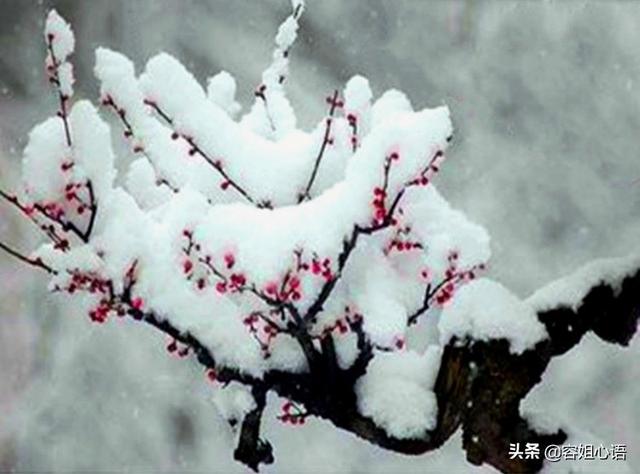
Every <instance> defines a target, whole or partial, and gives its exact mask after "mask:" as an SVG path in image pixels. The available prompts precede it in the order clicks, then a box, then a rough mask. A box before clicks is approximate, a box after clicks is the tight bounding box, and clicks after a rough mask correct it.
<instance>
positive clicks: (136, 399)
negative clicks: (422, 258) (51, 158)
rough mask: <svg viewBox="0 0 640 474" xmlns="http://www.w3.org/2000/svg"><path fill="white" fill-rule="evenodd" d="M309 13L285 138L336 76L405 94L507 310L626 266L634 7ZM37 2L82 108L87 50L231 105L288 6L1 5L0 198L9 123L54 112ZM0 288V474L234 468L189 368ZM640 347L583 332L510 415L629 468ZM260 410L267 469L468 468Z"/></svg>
mask: <svg viewBox="0 0 640 474" xmlns="http://www.w3.org/2000/svg"><path fill="white" fill-rule="evenodd" d="M308 3H309V4H308V5H307V10H306V13H305V15H304V16H303V20H302V27H301V31H300V37H299V41H298V43H297V44H296V46H295V48H294V50H293V52H292V74H291V79H290V82H289V90H290V92H291V97H292V100H293V102H294V105H295V106H296V107H297V110H298V115H299V120H300V123H301V124H302V125H303V126H305V127H310V126H312V125H313V124H314V123H315V121H316V120H318V119H319V117H320V116H321V114H323V113H324V102H323V99H324V96H325V95H326V94H327V93H329V92H330V91H331V90H333V88H334V87H336V86H342V85H343V84H344V82H345V81H346V80H347V79H348V78H349V77H350V76H352V75H354V74H363V75H364V76H366V77H368V78H369V79H370V82H371V85H372V87H373V89H374V92H375V93H377V94H380V93H381V92H383V91H384V90H385V89H387V88H398V89H401V90H403V91H404V92H406V93H407V95H408V96H409V98H410V99H411V100H412V102H413V104H414V106H415V107H423V106H435V105H440V104H442V103H446V104H447V105H449V107H450V108H451V110H452V113H453V118H454V122H455V126H456V129H457V134H456V138H455V139H454V144H453V147H452V148H451V151H450V153H449V155H450V157H451V160H450V161H449V162H448V163H447V165H446V168H445V170H444V172H443V173H441V175H440V176H439V178H438V179H439V187H440V189H441V191H442V192H443V194H444V195H445V196H446V197H447V198H448V199H449V200H450V201H451V202H452V203H453V204H454V205H455V206H456V207H458V208H460V209H462V210H464V211H465V212H466V213H467V214H469V215H470V216H471V218H472V219H474V220H476V221H478V222H480V223H481V224H483V225H484V226H486V227H487V229H488V230H489V232H490V234H491V235H492V238H493V244H492V247H493V251H494V257H493V260H492V262H491V265H490V272H491V276H492V277H493V278H496V279H498V280H500V281H502V282H503V283H505V284H507V285H508V286H510V287H511V288H512V289H513V290H514V291H516V293H518V294H519V295H521V296H523V297H525V296H527V295H528V294H529V293H531V292H532V291H534V290H535V289H536V288H538V287H539V286H540V285H542V284H544V283H545V282H547V281H549V280H551V279H553V278H557V277H559V276H561V275H563V274H565V273H567V272H570V271H571V270H572V269H575V268H576V267H577V266H579V265H581V264H582V263H585V262H587V261H589V260H592V259H594V258H599V257H608V256H621V255H625V254H628V253H630V252H637V251H638V237H639V236H640V159H639V157H638V156H637V155H638V144H639V142H640V139H639V138H638V137H639V136H640V134H639V131H640V113H639V111H640V107H639V105H640V103H639V100H638V98H639V97H640V94H639V92H640V90H639V88H640V48H639V46H638V45H639V44H640V32H639V31H640V29H639V28H638V25H639V24H640V3H638V2H623V1H620V2H615V1H612V2H605V1H602V2H595V1H593V2H578V1H563V2H560V1H526V2H525V1H521V2H516V1H498V0H496V1H485V2H482V1H418V0H395V1H394V0H369V1H365V0H358V1H356V0H353V1H339V0H323V1H317V0H316V1H308ZM52 6H54V7H55V8H56V9H58V11H59V12H60V13H61V14H62V15H63V16H64V17H65V18H67V20H69V21H70V22H71V23H72V25H73V28H74V30H75V33H76V40H77V46H76V54H75V56H74V57H73V62H74V63H75V67H76V75H77V85H76V89H77V91H78V92H77V97H86V98H90V99H96V98H97V95H98V86H97V84H96V82H95V80H94V78H93V73H92V69H93V63H94V58H93V50H94V49H95V47H97V46H100V45H103V46H108V47H110V48H112V49H116V50H120V51H122V52H124V53H125V54H127V55H128V56H129V57H130V58H131V59H133V60H134V62H136V64H137V67H138V70H140V69H142V67H143V65H144V62H145V61H146V60H147V59H148V58H149V57H150V56H152V55H153V54H155V53H157V52H159V51H167V52H170V53H172V54H174V55H176V56H177V57H178V58H180V59H181V60H182V61H183V62H184V63H185V65H187V67H188V68H190V69H191V70H192V72H193V73H194V74H195V75H196V77H197V78H198V79H200V80H201V81H203V82H204V80H205V79H206V78H207V77H208V76H211V75H213V74H215V73H217V72H218V71H219V70H220V69H225V70H227V71H229V72H230V73H231V74H233V75H234V76H235V77H236V79H237V80H238V85H239V88H238V92H239V98H240V100H241V102H243V104H244V105H245V108H246V106H247V105H248V104H250V100H251V94H252V91H253V88H254V86H255V85H256V84H257V83H258V82H259V78H260V73H261V71H262V70H263V69H264V68H265V67H266V66H267V65H268V63H269V58H270V55H271V49H272V44H273V36H274V33H275V31H276V29H277V26H278V24H279V23H280V21H281V20H282V19H283V18H284V17H286V15H287V14H288V12H289V10H290V6H289V2H288V1H287V0H278V1H276V0H269V1H259V0H241V1H240V0H238V1H223V0H181V1H177V0H173V1H172V0H129V1H125V0H109V1H107V0H59V1H28V0H0V184H2V186H3V187H5V188H6V187H10V186H11V184H12V183H15V180H16V179H17V173H18V171H19V160H20V156H21V152H22V149H23V147H24V145H25V141H26V135H27V133H28V131H29V129H30V128H31V127H32V126H33V125H34V124H35V123H37V122H38V121H40V120H42V119H44V118H45V117H46V116H48V115H49V114H52V113H53V111H54V110H55V101H54V97H53V96H52V95H51V94H50V93H49V92H50V91H49V90H48V88H47V85H46V83H45V80H44V78H43V74H42V71H43V66H42V63H43V59H44V48H43V40H42V32H41V31H42V26H43V21H44V17H45V15H46V11H47V10H48V9H49V8H50V7H52ZM113 138H114V142H115V143H116V145H117V144H118V142H120V140H121V138H120V135H119V133H114V134H113ZM120 149H122V147H120ZM15 217H16V216H15V215H14V214H13V213H12V212H10V210H7V209H5V208H2V209H0V235H2V239H3V240H9V241H12V242H16V243H19V244H20V245H23V246H24V247H23V248H28V247H29V245H31V244H32V243H33V236H32V235H31V234H30V232H28V230H27V229H26V228H22V227H21V226H20V224H19V223H18V222H17V219H16V218H15ZM0 278H1V281H2V285H0V471H3V470H19V471H24V470H28V471H84V470H91V471H135V472H151V471H154V472H155V471H167V472H175V471H189V472H196V471H198V472H205V471H207V472H211V471H212V470H214V471H216V472H228V471H230V470H238V471H242V470H243V469H242V467H240V466H238V465H236V464H235V463H233V461H232V459H231V458H232V456H231V453H232V444H233V437H232V435H231V433H230V432H229V430H228V429H227V427H226V425H225V424H224V423H223V422H222V420H221V419H220V418H219V417H218V415H217V414H216V413H215V409H214V408H213V406H212V405H211V403H210V402H209V400H208V398H209V391H210V390H211V388H210V387H209V386H207V384H206V383H205V382H204V380H203V377H202V376H201V374H200V371H199V370H198V368H197V367H195V364H192V363H188V362H187V363H185V362H179V361H176V360H174V359H171V358H169V357H166V356H165V355H164V354H163V352H162V349H163V343H164V341H163V340H161V338H160V337H158V336H157V335H156V334H153V333H151V332H150V331H149V330H146V329H144V328H138V327H135V326H134V325H132V327H130V328H121V327H119V326H122V325H128V323H113V324H109V325H107V326H106V327H97V328H94V327H93V326H92V325H90V323H89V322H88V321H87V320H86V318H85V317H84V316H83V315H81V314H79V313H78V311H76V310H75V309H74V308H73V307H70V306H69V305H68V304H66V303H65V301H64V300H62V299H57V298H54V297H51V296H49V295H47V294H46V292H45V290H44V283H45V281H44V279H43V278H42V277H41V276H39V275H36V274H35V273H33V272H31V271H29V270H28V269H26V268H23V267H21V266H19V265H17V264H16V263H15V262H14V261H11V260H9V259H8V258H7V257H6V256H5V255H0ZM639 339H640V338H638V337H636V338H635V339H634V342H633V343H632V347H631V348H630V349H628V350H624V351H623V350H620V349H617V348H614V347H609V346H606V345H605V344H604V343H600V342H598V341H595V340H594V339H592V338H587V339H586V340H585V341H584V342H583V343H582V344H581V346H580V347H579V348H578V349H576V350H574V351H573V352H572V353H570V354H568V355H566V356H564V357H563V358H561V359H560V360H557V361H555V362H554V363H553V364H552V367H551V368H550V370H549V372H548V373H547V374H546V376H545V380H544V384H543V385H541V386H540V387H538V388H537V389H536V390H535V392H534V393H533V394H532V395H531V396H530V399H529V400H528V401H527V402H528V405H531V406H533V407H538V408H539V409H543V410H545V411H548V412H550V413H551V414H552V415H557V417H559V418H561V419H564V420H567V422H568V423H572V424H573V425H574V426H576V427H578V428H579V429H582V430H585V431H587V432H590V433H591V434H592V435H593V436H594V438H593V439H594V440H595V439H598V440H602V441H603V442H604V443H605V444H610V443H626V444H627V446H628V451H629V465H630V466H631V468H632V469H633V470H635V471H640V384H638V383H637V381H638V379H639V377H640V369H639V368H638V360H639V359H638V356H639V355H640V341H639ZM272 405H273V406H275V405H276V404H275V403H273V404H272ZM274 409H275V408H274ZM274 416H275V415H274V414H271V416H270V417H268V420H267V422H266V424H265V429H264V434H265V435H266V436H268V437H269V438H270V439H271V440H272V441H273V443H274V446H275V449H276V453H275V454H276V458H277V463H276V464H275V465H274V466H272V467H271V468H270V471H272V472H294V471H295V472H299V471H300V470H304V471H309V472H327V471H331V472H361V471H365V470H366V471H368V472H414V471H415V472H426V471H435V472H441V471H444V470H446V471H448V472H469V471H470V470H471V468H470V467H469V466H468V465H466V464H465V461H464V453H463V452H462V450H461V449H460V440H459V438H454V439H452V440H451V441H450V442H449V443H448V444H447V445H446V446H445V447H444V448H443V449H442V450H441V451H440V452H438V453H433V454H429V455H425V456H421V457H419V458H408V457H404V456H399V455H395V454H391V453H386V452H383V451H381V450H379V449H377V448H373V447H371V446H368V445H366V444H365V443H363V442H360V441H358V440H356V439H354V438H352V437H351V436H349V435H345V434H341V433H336V432H335V431H334V430H333V429H332V428H331V427H329V426H327V425H325V424H324V423H323V422H313V423H311V424H310V426H308V427H307V426H305V427H304V428H290V427H284V426H280V425H279V424H278V423H277V422H276V421H275V420H274ZM294 430H295V431H294ZM598 442H599V441H598ZM611 467H612V469H613V468H616V465H615V464H612V466H611Z"/></svg>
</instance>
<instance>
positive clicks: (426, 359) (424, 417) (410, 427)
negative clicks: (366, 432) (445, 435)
mask: <svg viewBox="0 0 640 474" xmlns="http://www.w3.org/2000/svg"><path fill="white" fill-rule="evenodd" d="M441 355H442V354H441V349H440V348H439V347H437V346H429V348H427V350H426V351H425V352H424V353H423V354H418V353H417V352H413V351H402V352H388V353H377V354H376V356H375V357H374V359H373V360H372V361H371V363H370V364H369V367H368V368H367V373H366V374H365V375H363V376H362V377H361V378H360V379H358V381H357V382H356V387H355V390H356V395H357V396H358V410H359V411H360V413H362V414H363V415H364V416H367V417H370V418H372V419H373V421H374V422H375V423H376V424H377V425H379V426H382V427H383V428H384V429H385V430H386V431H387V433H389V435H391V436H393V437H395V438H398V439H411V438H420V437H424V435H425V434H426V432H427V431H429V430H431V429H433V428H435V426H436V420H437V414H438V405H437V400H436V396H435V394H434V393H433V386H434V384H435V380H436V375H437V370H438V367H439V364H440V356H441Z"/></svg>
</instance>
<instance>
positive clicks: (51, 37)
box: [44, 10, 75, 62]
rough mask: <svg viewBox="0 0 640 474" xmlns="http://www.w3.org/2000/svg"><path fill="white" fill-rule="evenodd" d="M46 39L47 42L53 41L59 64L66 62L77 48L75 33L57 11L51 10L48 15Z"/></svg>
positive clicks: (45, 29) (45, 31)
mask: <svg viewBox="0 0 640 474" xmlns="http://www.w3.org/2000/svg"><path fill="white" fill-rule="evenodd" d="M44 37H45V41H47V42H48V41H51V46H52V48H53V54H54V55H55V57H56V60H58V61H59V62H64V61H65V60H66V59H67V57H69V55H70V54H71V53H73V50H74V48H75V38H74V36H73V31H72V30H71V26H69V23H67V22H66V21H65V20H64V18H62V17H61V16H60V15H59V14H58V12H57V11H56V10H51V11H50V12H49V14H48V15H47V20H46V22H45V27H44Z"/></svg>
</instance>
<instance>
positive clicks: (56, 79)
mask: <svg viewBox="0 0 640 474" xmlns="http://www.w3.org/2000/svg"><path fill="white" fill-rule="evenodd" d="M47 49H48V50H49V55H50V56H51V62H52V64H51V76H50V78H49V81H50V82H51V83H52V84H54V85H55V86H56V91H57V93H58V101H59V103H60V110H59V111H58V116H59V117H60V118H61V119H62V123H63V124H64V135H65V139H66V141H67V146H71V133H70V131H69V120H68V115H67V101H68V100H69V98H68V97H67V96H66V95H64V94H63V93H62V89H61V84H60V74H59V67H60V62H59V61H58V59H57V58H56V55H55V54H54V53H53V37H49V38H47Z"/></svg>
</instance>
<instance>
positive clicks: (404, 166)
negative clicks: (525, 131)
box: [0, 1, 640, 472]
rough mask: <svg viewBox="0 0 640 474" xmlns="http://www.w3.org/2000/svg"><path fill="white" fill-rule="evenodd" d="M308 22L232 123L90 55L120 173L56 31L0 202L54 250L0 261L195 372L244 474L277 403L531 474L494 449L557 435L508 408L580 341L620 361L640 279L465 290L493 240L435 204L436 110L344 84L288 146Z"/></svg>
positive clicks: (161, 67)
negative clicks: (234, 435) (453, 439)
mask: <svg viewBox="0 0 640 474" xmlns="http://www.w3.org/2000/svg"><path fill="white" fill-rule="evenodd" d="M302 10H303V4H302V2H300V1H294V2H293V3H292V13H291V15H290V16H289V17H288V18H287V19H286V20H285V21H284V23H283V24H282V25H281V26H280V29H279V31H278V34H277V36H276V40H275V42H276V49H275V52H274V55H273V61H272V63H271V65H270V66H269V67H268V68H267V70H266V71H265V72H264V74H263V77H262V84H261V85H260V86H259V87H258V89H257V92H256V102H255V103H254V105H253V108H252V109H251V111H250V112H249V113H248V114H247V115H246V116H244V117H242V118H240V119H236V118H235V117H236V115H237V112H238V110H239V105H238V104H237V103H236V102H235V89H236V84H235V80H234V79H233V78H232V77H231V76H230V75H229V74H228V73H225V72H221V73H219V74H217V75H215V76H214V77H213V78H211V79H210V80H209V82H208V87H207V90H206V91H205V89H204V88H203V87H202V86H201V85H200V84H199V83H198V82H197V81H196V79H195V78H194V77H193V75H192V74H191V73H190V72H189V71H188V70H187V69H186V68H185V67H184V66H183V65H182V64H181V63H180V62H179V61H178V60H177V59H175V58H174V57H172V56H170V55H168V54H165V53H161V54H159V55H157V56H154V57H153V58H151V59H150V60H149V61H148V62H147V64H146V66H145V67H144V69H143V70H142V71H140V72H139V73H136V70H135V66H134V64H133V63H132V62H131V61H130V60H129V59H128V58H126V57H125V56H124V55H123V54H121V53H117V52H114V51H111V50H108V49H106V48H99V49H98V50H97V51H96V66H95V74H96V77H97V78H98V80H99V82H100V104H101V105H102V107H103V111H104V112H105V114H112V115H114V116H115V118H116V120H117V123H118V125H117V128H118V130H119V132H118V135H120V136H121V138H122V139H123V140H124V141H125V142H126V143H127V144H128V145H129V151H130V153H131V154H132V155H133V160H131V162H130V164H129V165H125V164H124V163H126V162H127V161H126V160H123V164H119V165H118V166H116V165H117V162H116V157H115V155H114V153H113V151H112V138H113V137H112V136H111V130H110V127H109V126H108V125H107V123H106V122H105V121H104V120H103V119H102V118H101V116H100V113H99V111H98V110H97V109H96V108H95V107H94V106H93V105H91V104H90V103H89V102H88V101H76V102H75V103H74V102H73V96H72V93H73V90H72V84H73V77H72V73H71V64H70V62H69V56H70V55H71V53H72V52H73V49H74V36H73V33H72V31H71V29H70V27H69V25H68V24H67V23H66V22H65V21H64V20H63V19H62V18H61V17H60V16H59V15H58V14H57V13H55V11H52V12H51V13H50V14H49V16H48V18H47V23H46V28H45V45H46V48H47V51H48V54H47V59H46V70H47V75H48V78H49V80H50V82H51V83H52V84H53V85H54V89H55V93H56V94H57V96H58V98H59V110H57V111H56V115H55V116H54V117H51V118H49V119H46V120H45V121H44V122H42V123H41V124H39V125H37V126H36V127H35V128H34V129H33V130H32V131H31V133H30V136H29V142H28V144H27V146H26V148H25V150H24V156H23V170H22V171H23V179H22V183H20V184H17V185H16V191H15V192H9V191H4V190H0V197H1V198H2V202H4V203H6V204H8V205H10V206H12V207H13V208H14V209H15V210H16V211H17V212H18V213H20V215H22V216H23V217H24V218H26V219H27V220H29V221H30V222H32V223H33V224H34V225H35V227H36V228H37V229H38V230H39V231H40V232H41V234H42V236H43V237H44V239H45V240H44V241H43V243H42V244H41V245H40V246H39V247H38V248H37V249H36V250H35V251H33V252H32V253H29V254H27V253H23V252H21V251H19V250H17V248H18V247H17V246H14V245H9V244H6V243H3V242H0V249H1V250H3V251H4V252H5V253H7V254H8V255H10V256H12V257H15V258H16V259H18V260H19V261H21V262H22V263H25V264H27V265H29V266H32V267H34V268H38V269H40V270H44V271H45V272H46V273H47V274H49V276H50V277H51V281H50V284H49V287H50V289H51V291H53V292H58V293H63V294H66V295H68V296H69V298H71V299H72V301H74V302H77V303H79V304H82V305H86V306H87V307H88V308H89V309H88V317H89V319H90V320H91V321H92V322H93V323H96V324H105V323H108V322H109V321H110V320H111V319H113V318H132V319H133V320H136V321H140V322H143V323H146V324H147V325H149V326H151V327H153V328H154V329H155V330H157V331H159V332H161V333H163V334H164V337H165V339H166V342H165V343H164V345H165V346H166V351H167V352H168V353H170V354H172V355H176V356H178V357H183V358H186V357H189V356H193V357H194V358H195V359H196V360H197V361H198V363H200V364H201V365H202V366H203V370H204V375H205V377H206V379H207V380H208V381H209V382H210V383H211V384H212V390H214V391H215V396H214V397H213V398H214V400H215V404H216V406H217V407H218V409H219V412H220V413H221V415H222V416H225V417H226V418H227V419H228V420H229V424H230V425H231V426H234V427H236V429H237V430H238V431H239V435H238V446H237V448H236V450H235V453H234V456H235V458H236V459H238V460H239V461H241V462H243V463H245V464H246V465H248V466H249V467H251V468H252V469H254V470H257V469H258V468H259V466H260V465H261V464H265V463H270V462H273V461H274V450H273V448H272V446H271V445H270V444H269V442H268V441H266V440H265V439H263V438H262V436H261V433H260V425H261V419H262V416H263V412H264V409H265V405H266V403H267V398H266V396H267V394H268V393H269V392H273V393H275V394H277V395H278V396H280V397H282V398H284V399H286V400H285V403H284V405H283V412H282V414H281V415H280V416H279V419H280V420H281V421H282V422H283V423H288V424H291V425H301V424H304V422H305V420H306V419H307V418H308V417H319V418H323V419H325V420H327V421H329V422H330V423H332V424H333V425H334V426H335V427H337V428H338V429H343V430H346V431H349V432H352V433H354V434H355V435H357V436H359V437H361V438H363V439H365V440H367V441H369V442H371V443H374V444H376V445H378V446H381V447H383V448H385V449H390V450H394V451H398V452H401V453H406V454H421V453H424V452H426V451H429V450H433V449H437V448H438V447H439V446H440V445H442V443H444V442H445V441H446V440H447V439H448V438H449V437H450V436H451V435H452V434H453V432H455V431H456V430H457V429H458V428H459V427H462V429H463V433H464V436H463V440H464V445H465V449H466V451H467V456H468V459H469V460H470V461H471V462H473V463H476V464H479V463H483V462H487V463H489V464H491V465H493V466H494V467H496V468H498V469H501V470H503V471H519V472H520V471H527V472H529V471H535V470H537V469H539V468H540V467H541V465H539V464H537V463H536V461H533V460H519V461H518V460H509V459H507V454H508V450H507V449H506V447H505V446H504V440H509V441H510V442H534V441H535V442H540V443H543V444H544V443H552V442H555V443H561V442H562V441H563V440H564V438H565V435H564V433H563V432H562V431H558V432H557V433H553V434H538V433H537V432H536V431H535V430H534V429H533V428H530V427H529V425H528V424H527V421H526V420H524V419H522V418H521V417H520V414H519V412H518V407H519V403H520V401H521V400H522V399H523V398H524V396H525V395H526V394H527V392H528V391H529V390H530V389H531V388H532V387H533V385H535V384H536V383H538V382H539V380H540V376H541V374H542V373H543V371H544V369H545V368H546V366H547V364H548V363H549V361H550V359H551V358H552V357H554V356H556V355H558V354H560V353H562V352H565V351H566V350H568V349H570V348H571V347H573V346H574V345H575V344H577V343H578V342H579V340H580V337H581V336H582V335H583V334H584V333H586V332H587V331H590V330H593V331H594V332H595V333H596V334H598V335H599V336H600V337H602V338H603V339H605V340H607V341H612V342H617V343H622V344H624V343H626V342H628V341H629V340H630V338H631V337H632V336H633V334H634V333H635V331H636V325H637V319H638V297H637V295H638V294H640V292H639V291H638V286H640V273H638V268H640V261H638V260H637V259H633V260H614V261H608V262H605V263H597V264H593V265H592V266H590V267H589V268H588V269H586V270H582V271H580V272H578V273H576V274H575V275H574V276H572V277H569V278H568V279H565V280H562V281H561V282H559V283H556V284H554V285H552V286H550V287H548V288H547V289H543V290H541V291H540V292H539V293H536V294H535V295H533V296H532V297H531V298H530V299H528V300H525V301H522V300H520V299H518V298H517V297H516V296H515V295H513V294H511V293H510V292H509V291H508V290H507V289H506V288H504V287H503V286H501V285H500V284H498V283H496V282H493V281H491V280H488V279H486V278H482V279H478V277H480V276H481V274H482V273H484V272H485V270H486V263H487V261H488V259H489V257H490V247H489V236H488V234H487V232H486V231H485V230H484V229H483V228H482V227H480V226H478V225H477V224H475V223H473V222H471V221H470V220H469V219H468V218H467V217H466V216H465V215H464V214H463V213H462V212H460V211H457V210H455V209H453V208H452V207H451V206H450V205H449V204H448V203H447V201H446V200H445V199H444V198H443V197H442V196H441V195H440V193H439V192H438V191H437V189H436V188H435V186H434V181H435V179H436V178H437V175H438V173H439V172H440V171H441V170H442V169H443V167H444V166H445V164H446V158H447V155H446V151H447V148H448V146H449V144H450V142H451V139H452V133H453V126H452V123H451V120H450V116H449V110H448V109H447V108H446V107H437V108H433V109H429V108H425V109H418V110H415V109H414V108H413V106H412V105H411V103H410V102H409V100H408V99H407V97H406V96H405V95H404V94H403V93H402V92H400V91H397V90H390V91H387V92H385V93H383V94H382V95H381V96H380V97H379V98H377V99H374V97H373V94H372V92H371V89H370V87H369V83H368V81H367V80H366V79H365V78H363V77H361V76H355V77H353V78H352V79H351V80H349V81H348V83H347V84H346V86H345V88H344V90H343V91H340V90H338V89H336V90H334V91H333V93H331V94H330V95H329V97H328V98H327V103H328V104H327V105H328V108H329V110H328V112H327V116H326V117H324V118H322V119H321V120H320V121H319V123H318V125H317V126H316V127H314V128H313V129H311V130H310V131H306V130H300V129H297V128H296V120H295V114H294V112H293V108H292V106H291V104H290V103H289V101H288V99H287V98H286V95H285V90H284V84H285V82H286V78H287V74H288V67H289V52H290V50H291V48H292V46H293V43H294V41H295V39H296V36H297V34H298V27H299V20H300V15H301V14H302ZM120 173H122V176H121V175H120ZM605 316H606V317H605ZM436 320H437V321H438V323H437V324H436V323H435V321H436ZM427 326H429V327H431V328H432V329H433V330H434V331H435V332H436V333H437V336H436V337H435V338H434V337H432V336H430V335H429V334H430V331H429V330H428V328H427ZM431 333H433V331H431ZM496 398H499V399H501V400H503V401H504V403H502V404H501V405H500V406H496V405H495V403H493V400H495V399H496ZM497 434H499V435H500V436H497ZM474 439H480V440H481V442H475V441H472V440H474ZM470 440H471V441H470Z"/></svg>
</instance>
